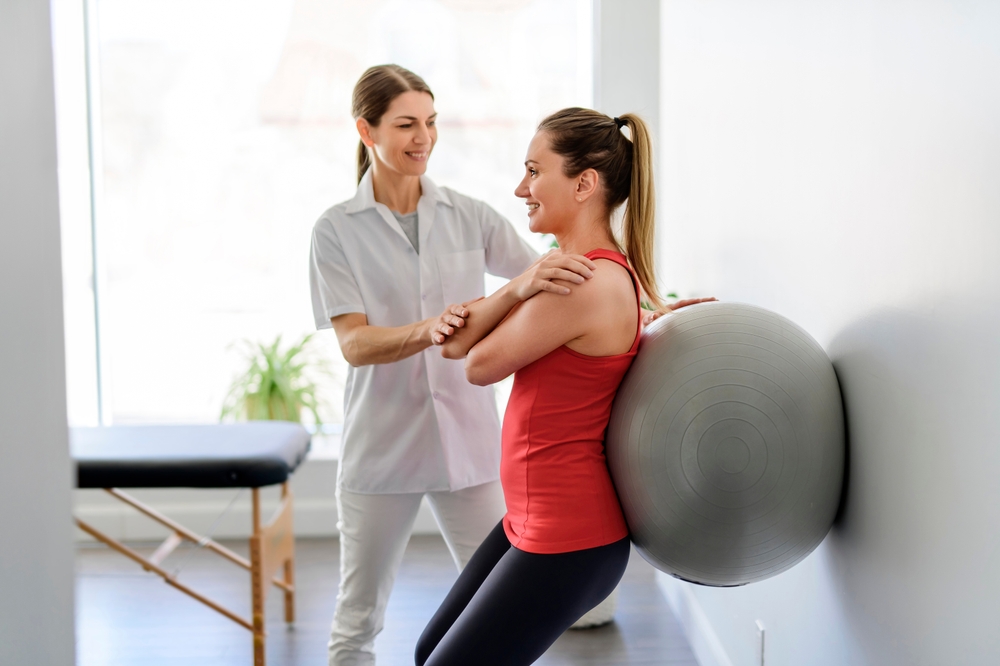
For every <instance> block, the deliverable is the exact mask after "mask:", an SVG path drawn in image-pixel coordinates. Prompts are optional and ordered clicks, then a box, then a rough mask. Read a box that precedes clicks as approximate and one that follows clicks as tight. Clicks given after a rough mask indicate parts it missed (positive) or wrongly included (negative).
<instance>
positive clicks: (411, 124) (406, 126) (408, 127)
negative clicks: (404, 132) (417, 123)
mask: <svg viewBox="0 0 1000 666" xmlns="http://www.w3.org/2000/svg"><path fill="white" fill-rule="evenodd" d="M397 127H399V129H410V128H411V127H413V123H406V124H405V125H397Z"/></svg>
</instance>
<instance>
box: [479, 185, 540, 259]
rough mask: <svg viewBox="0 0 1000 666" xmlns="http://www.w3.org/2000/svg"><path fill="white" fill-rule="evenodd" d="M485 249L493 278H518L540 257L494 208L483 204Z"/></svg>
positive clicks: (480, 203) (480, 206) (481, 212)
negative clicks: (494, 276)
mask: <svg viewBox="0 0 1000 666" xmlns="http://www.w3.org/2000/svg"><path fill="white" fill-rule="evenodd" d="M479 208H480V216H479V218H480V224H481V225H482V230H483V245H484V247H485V249H486V270H487V272H489V273H490V274H492V275H498V276H500V277H505V278H515V277H517V276H518V275H520V274H521V273H523V272H524V271H526V270H528V267H529V266H531V264H532V263H534V262H535V260H536V259H538V253H537V252H535V251H534V250H533V249H531V246H530V245H528V242H527V241H526V240H524V239H523V238H521V236H520V235H519V234H518V233H517V231H515V230H514V226H513V225H512V224H511V223H510V222H508V221H507V218H505V217H504V216H502V215H501V214H500V213H498V212H496V211H495V210H493V209H492V208H490V207H489V206H488V205H487V204H485V203H482V202H479Z"/></svg>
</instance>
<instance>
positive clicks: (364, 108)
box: [351, 65, 434, 183]
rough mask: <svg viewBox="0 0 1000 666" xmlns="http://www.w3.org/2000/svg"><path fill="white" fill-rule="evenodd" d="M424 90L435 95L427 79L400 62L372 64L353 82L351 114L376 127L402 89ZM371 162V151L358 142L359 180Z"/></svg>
mask: <svg viewBox="0 0 1000 666" xmlns="http://www.w3.org/2000/svg"><path fill="white" fill-rule="evenodd" d="M411 90H416V91H418V92H425V93H427V94H428V95H430V96H431V99H434V93H432V92H431V89H430V86H428V85H427V83H426V82H425V81H424V80H423V79H422V78H420V77H419V76H417V75H416V74H414V73H413V72H411V71H410V70H408V69H405V68H403V67H400V66H399V65H375V66H374V67H369V68H368V69H366V70H365V73H364V74H362V75H361V78H360V79H358V82H357V83H356V84H354V94H353V96H352V97H351V115H352V116H354V119H355V120H357V119H358V118H364V119H365V120H367V121H368V124H369V125H371V126H372V127H378V124H379V123H380V122H381V121H382V116H384V115H385V112H386V111H388V110H389V105H390V104H392V100H394V99H396V98H397V97H399V96H400V95H402V94H403V93H405V92H409V91H411ZM371 164H372V162H371V155H369V153H368V147H367V146H366V145H365V143H364V141H360V142H358V182H359V183H360V182H361V178H362V176H364V175H365V172H366V171H368V167H370V166H371Z"/></svg>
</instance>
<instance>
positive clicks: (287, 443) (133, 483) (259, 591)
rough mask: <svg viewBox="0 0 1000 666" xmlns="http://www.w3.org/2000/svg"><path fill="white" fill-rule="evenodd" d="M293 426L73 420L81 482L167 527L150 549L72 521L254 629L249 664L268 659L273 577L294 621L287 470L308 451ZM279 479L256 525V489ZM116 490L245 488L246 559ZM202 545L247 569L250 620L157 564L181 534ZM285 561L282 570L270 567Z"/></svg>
mask: <svg viewBox="0 0 1000 666" xmlns="http://www.w3.org/2000/svg"><path fill="white" fill-rule="evenodd" d="M309 442H310V438H309V433H308V432H306V430H305V429H304V428H303V427H302V426H301V425H299V424H296V423H286V422H281V421H254V422H250V423H239V424H219V425H155V426H146V425H143V426H110V427H102V428H71V429H70V450H71V453H72V456H73V460H74V462H75V463H76V470H77V480H76V487H77V488H101V489H104V490H105V491H107V492H108V493H109V494H111V495H112V496H114V497H116V498H117V499H119V500H121V501H122V502H125V503H126V504H128V505H130V506H132V507H133V508H135V509H137V510H138V511H140V512H142V513H144V514H145V515H147V516H148V517H150V518H152V519H153V520H155V521H157V522H159V523H161V524H162V525H164V526H166V527H167V528H168V529H170V530H171V532H170V535H169V536H168V537H167V538H166V540H165V541H164V542H163V543H162V544H161V545H160V546H159V548H157V549H156V551H155V552H154V553H153V554H152V555H151V556H150V557H149V558H146V557H143V556H142V555H140V554H139V553H137V552H136V551H134V550H132V549H131V548H129V547H128V546H126V545H124V544H123V543H121V542H120V541H117V540H116V539H113V538H111V537H109V536H107V535H106V534H103V533H102V532H100V531H98V530H96V529H94V528H93V527H92V526H90V525H88V524H87V523H85V522H83V521H82V520H79V519H76V524H77V526H78V527H79V528H80V529H82V530H83V531H84V532H86V533H88V534H90V535H91V536H93V537H94V538H95V539H97V540H98V541H101V542H103V543H105V544H107V545H108V546H110V547H111V548H113V549H114V550H116V551H118V552H119V553H121V554H123V555H125V556H126V557H129V558H131V559H132V560H134V561H135V562H137V563H138V564H139V565H140V566H142V568H143V569H145V570H146V571H150V572H152V573H155V574H157V575H159V576H161V577H162V578H163V580H164V581H166V582H167V583H168V584H169V585H172V586H173V587H175V588H177V589H178V590H180V591H181V592H184V593H185V594H188V595H190V596H192V597H194V598H195V599H197V600H198V601H200V602H201V603H203V604H205V605H206V606H208V607H209V608H211V609H213V610H215V611H217V612H219V613H221V614H222V615H225V616H226V617H227V618H229V619H230V620H232V621H233V622H236V623H237V624H239V625H241V626H243V627H245V628H246V629H249V630H250V631H251V632H252V633H253V652H254V664H255V666H264V637H265V632H264V626H265V625H264V601H265V597H266V593H267V590H268V589H269V588H270V586H271V585H274V586H275V587H278V588H280V589H281V590H282V591H283V592H284V596H285V599H284V602H285V621H286V622H288V623H292V622H294V621H295V535H294V531H293V529H292V493H291V490H290V489H289V487H288V477H289V476H290V475H291V474H292V472H294V471H295V469H296V468H297V467H298V466H299V464H300V463H301V462H302V461H303V459H304V458H305V455H306V452H307V451H308V450H309ZM276 484H281V504H280V506H279V507H278V509H277V511H276V512H275V514H274V516H273V517H272V518H271V520H270V521H269V522H268V523H267V524H264V525H262V524H261V516H260V492H259V490H260V488H262V487H264V486H272V485H276ZM122 488H250V489H251V495H252V504H253V517H252V525H251V527H252V536H251V537H250V559H249V560H247V559H246V558H244V557H241V556H240V555H237V554H236V553H234V552H233V551H231V550H229V549H228V548H226V547H224V546H222V545H220V544H218V543H216V542H215V541H213V540H212V539H209V538H207V537H202V536H200V535H198V534H195V533H194V532H192V531H191V530H189V529H187V528H186V527H184V526H183V525H180V524H179V523H177V522H175V521H173V520H171V519H170V518H168V517H166V516H164V515H163V514H161V513H159V512H157V511H156V510H155V509H153V508H151V507H149V506H147V505H145V504H143V503H142V502H140V501H139V500H137V499H136V498H134V497H132V496H131V495H129V494H127V493H125V492H123V491H122V490H121V489H122ZM185 540H187V541H190V542H193V543H195V544H198V545H199V546H201V547H204V548H207V549H209V550H211V551H213V552H215V553H217V554H219V555H221V556H222V557H224V558H226V559H227V560H230V561H231V562H234V563H235V564H238V565H239V566H241V567H243V568H244V569H247V570H248V571H250V584H251V588H252V600H253V614H252V617H251V619H250V620H247V619H246V618H244V617H242V616H240V615H238V614H236V613H234V612H232V611H230V610H229V609H227V608H225V607H223V606H221V605H219V604H217V603H215V602H214V601H212V600H211V599H209V598H207V597H205V596H203V595H202V594H200V593H198V592H196V591H195V590H194V589H192V588H190V587H189V586H187V585H185V584H184V583H181V582H180V581H178V580H177V579H176V577H175V575H174V574H171V573H169V572H168V571H166V570H165V569H164V568H163V567H162V566H161V563H162V562H163V560H164V559H166V557H167V556H168V555H170V553H171V552H172V551H173V550H174V549H175V548H177V546H178V545H180V544H181V543H182V542H183V541H185ZM279 569H283V575H282V577H280V578H278V577H276V576H275V574H276V573H277V572H278V570H279Z"/></svg>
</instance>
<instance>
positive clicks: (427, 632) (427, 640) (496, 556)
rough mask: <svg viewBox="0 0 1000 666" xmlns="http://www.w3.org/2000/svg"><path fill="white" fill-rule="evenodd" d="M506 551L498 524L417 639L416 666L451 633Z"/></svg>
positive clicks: (503, 537) (506, 544) (501, 526)
mask: <svg viewBox="0 0 1000 666" xmlns="http://www.w3.org/2000/svg"><path fill="white" fill-rule="evenodd" d="M509 550H511V546H510V541H508V540H507V535H506V534H505V533H504V531H503V523H497V525H496V526H495V527H494V528H493V531H492V532H490V533H489V535H487V537H486V539H485V540H484V541H483V543H482V544H481V545H480V546H479V549H478V550H476V552H475V554H474V555H473V556H472V558H471V559H470V560H469V563H468V564H467V565H466V567H465V568H464V569H462V572H461V573H460V574H459V576H458V580H456V581H455V584H454V585H452V587H451V590H449V591H448V595H447V596H446V597H445V598H444V601H442V602H441V606H440V607H439V608H438V609H437V612H435V613H434V617H432V618H431V621H430V622H428V623H427V627H425V628H424V631H423V633H422V634H421V635H420V639H419V640H418V641H417V647H416V651H415V659H416V663H417V665H418V666H420V665H421V664H423V663H424V661H426V660H427V657H428V656H430V654H431V652H433V651H434V648H435V647H437V644H438V642H439V641H440V640H441V637H442V636H444V635H445V634H446V633H447V632H448V630H449V629H451V626H452V624H454V622H455V620H456V619H457V618H458V616H459V615H461V614H462V611H464V610H465V607H466V606H467V605H468V604H469V601H470V600H471V599H472V598H473V597H474V596H475V594H476V592H477V591H478V590H479V588H480V586H481V585H482V584H483V581H485V580H486V578H487V577H488V576H489V575H490V572H491V571H493V568H494V567H495V566H496V564H497V562H499V561H500V559H501V558H502V557H503V556H504V554H506V553H507V551H509Z"/></svg>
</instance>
